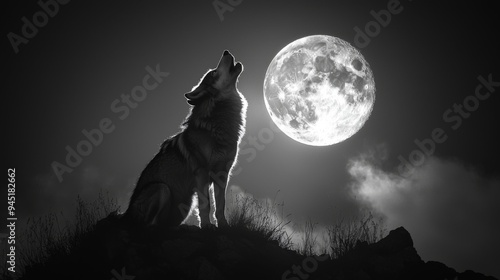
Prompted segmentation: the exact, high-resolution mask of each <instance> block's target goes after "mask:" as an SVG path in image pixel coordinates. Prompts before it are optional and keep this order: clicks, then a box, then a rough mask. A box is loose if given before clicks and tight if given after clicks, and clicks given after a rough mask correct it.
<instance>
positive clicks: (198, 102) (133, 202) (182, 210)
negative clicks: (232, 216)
mask: <svg viewBox="0 0 500 280" xmlns="http://www.w3.org/2000/svg"><path fill="white" fill-rule="evenodd" d="M242 71H243V65H242V64H241V63H240V62H238V63H236V64H235V63H234V57H233V55H232V54H231V53H229V51H227V50H226V51H224V53H223V55H222V57H221V58H220V61H219V63H218V65H217V67H216V68H215V69H210V70H209V71H208V72H206V73H205V75H204V76H203V78H202V79H201V80H200V82H199V83H198V85H196V86H195V87H193V89H192V90H191V92H188V93H186V94H185V97H186V99H187V102H188V103H189V104H190V105H191V108H190V112H189V114H188V115H187V117H186V119H185V121H184V122H183V123H182V125H181V131H180V132H179V133H177V134H175V135H173V136H171V137H170V138H168V139H166V140H165V141H164V142H163V144H162V145H161V148H160V150H159V152H158V153H157V154H156V155H155V157H154V158H153V159H152V160H151V161H150V162H149V164H148V165H147V166H146V168H145V169H144V170H143V171H142V173H141V175H140V177H139V179H138V181H137V184H136V186H135V189H134V192H133V194H132V196H131V198H130V203H129V207H128V209H127V211H126V213H125V217H126V218H128V219H129V220H131V221H132V222H133V223H135V224H137V225H140V226H167V227H171V226H178V225H180V224H181V223H182V222H183V221H184V220H185V219H186V216H187V214H188V211H186V207H189V208H190V207H191V205H192V201H193V199H192V197H193V195H194V194H195V193H197V195H198V198H200V197H201V198H203V199H206V200H207V201H208V200H209V198H210V196H209V187H210V186H211V185H212V184H213V188H214V197H215V203H214V202H213V201H212V203H211V204H212V205H215V217H216V219H217V225H218V226H226V225H227V221H226V218H225V216H224V210H225V193H226V187H227V182H228V180H229V177H230V174H231V170H232V168H233V166H234V163H235V161H236V158H237V155H238V145H239V143H240V141H241V137H242V136H243V134H244V131H245V118H246V108H247V102H246V100H245V98H244V97H243V95H242V94H241V93H240V92H239V91H238V89H237V87H236V84H237V82H238V77H239V76H240V74H241V72H242ZM199 205H200V207H199V208H200V209H199V212H200V220H201V226H202V227H205V226H207V225H210V224H211V222H210V217H209V216H210V203H204V204H201V203H199Z"/></svg>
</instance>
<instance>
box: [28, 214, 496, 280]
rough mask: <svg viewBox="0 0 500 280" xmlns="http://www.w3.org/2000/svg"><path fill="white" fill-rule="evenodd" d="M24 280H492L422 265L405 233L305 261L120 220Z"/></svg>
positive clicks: (247, 238)
mask: <svg viewBox="0 0 500 280" xmlns="http://www.w3.org/2000/svg"><path fill="white" fill-rule="evenodd" d="M21 279H65V280H66V279H86V280H88V279H106V280H110V279H115V280H132V279H134V280H140V279H200V280H201V279H253V280H254V279H285V280H286V279H288V280H299V279H325V280H326V279H352V280H358V279H359V280H370V279H371V280H377V279H381V280H382V279H383V280H391V279H397V280H401V279H403V280H404V279H419V280H420V279H431V280H432V279H436V280H438V279H439V280H444V279H449V280H452V279H453V280H454V279H473V280H481V279H495V278H494V277H488V276H485V275H483V274H480V273H476V272H473V271H465V272H460V273H459V272H457V271H455V270H454V269H453V268H449V267H448V266H446V265H445V264H442V263H440V262H435V261H428V262H424V261H422V259H421V258H420V256H419V255H418V253H417V251H416V250H415V248H414V247H413V241H412V238H411V236H410V233H408V231H406V230H405V229H404V228H402V227H400V228H397V229H394V230H392V231H390V233H389V234H388V235H387V236H386V237H385V238H383V239H382V240H380V241H378V242H377V243H374V244H367V243H362V242H359V243H358V244H357V246H356V247H355V249H353V250H352V251H350V252H349V253H347V254H346V255H345V256H344V257H342V258H340V259H337V260H332V259H330V257H329V256H328V255H323V256H303V255H300V254H298V253H297V252H295V251H292V250H288V249H284V248H282V247H280V245H279V243H278V241H273V240H272V239H270V238H269V237H268V236H265V235H263V234H262V233H259V232H255V231H250V230H247V229H245V228H235V227H229V228H222V229H218V228H209V229H200V228H198V227H194V226H180V227H178V228H175V229H169V230H156V231H147V232H146V231H141V232H134V231H133V230H130V229H128V228H127V227H126V225H125V224H124V223H123V221H122V220H121V219H120V216H119V215H116V214H112V215H110V216H108V217H107V218H105V219H103V220H101V221H100V222H99V223H98V224H97V225H96V227H95V229H94V230H93V231H92V232H91V233H89V235H88V236H86V237H85V238H84V239H83V241H82V242H80V244H79V245H78V246H76V248H75V249H73V250H72V251H71V253H70V254H69V255H68V256H65V257H64V258H61V257H58V258H52V259H49V260H48V261H47V262H45V263H43V264H37V265H32V266H30V267H27V268H26V272H25V274H24V276H23V277H22V278H21Z"/></svg>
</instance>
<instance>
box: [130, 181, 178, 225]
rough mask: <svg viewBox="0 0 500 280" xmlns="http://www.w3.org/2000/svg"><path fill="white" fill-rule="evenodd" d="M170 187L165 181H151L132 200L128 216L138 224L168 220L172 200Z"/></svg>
mask: <svg viewBox="0 0 500 280" xmlns="http://www.w3.org/2000/svg"><path fill="white" fill-rule="evenodd" d="M171 196H172V194H171V192H170V188H169V187H168V186H167V185H166V184H165V183H160V182H156V183H151V184H149V185H147V186H144V188H143V189H142V190H141V192H140V193H139V194H138V196H137V197H136V198H135V200H133V201H130V205H129V208H128V210H127V216H128V217H129V218H130V219H131V220H132V221H134V222H135V223H137V224H140V225H143V226H156V225H160V224H162V223H164V222H165V221H168V215H169V214H170V213H169V212H170V206H171V203H172V202H171V201H172V197H171Z"/></svg>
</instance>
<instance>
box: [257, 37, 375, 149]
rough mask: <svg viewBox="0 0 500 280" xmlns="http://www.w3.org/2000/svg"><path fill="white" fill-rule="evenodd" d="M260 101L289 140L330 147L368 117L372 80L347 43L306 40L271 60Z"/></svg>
mask: <svg viewBox="0 0 500 280" xmlns="http://www.w3.org/2000/svg"><path fill="white" fill-rule="evenodd" d="M264 100H265V103H266V108H267V111H268V112H269V115H270V116H271V118H272V120H273V121H274V123H275V124H276V125H277V126H278V127H279V128H280V129H281V131H283V132H284V133H285V134H286V135H288V136H289V137H291V138H292V139H294V140H296V141H298V142H300V143H304V144H307V145H312V146H327V145H333V144H336V143H339V142H342V141H344V140H346V139H348V138H349V137H351V136H352V135H354V134H355V133H356V132H358V131H359V130H360V129H361V127H363V125H364V124H365V122H366V120H367V119H368V118H369V117H370V114H371V112H372V109H373V104H374V102H375V81H374V79H373V73H372V71H371V69H370V66H369V64H368V62H366V60H365V58H364V57H363V56H362V55H361V53H360V52H359V51H358V50H356V49H355V48H354V47H353V46H351V45H350V44H349V43H347V42H346V41H344V40H342V39H339V38H336V37H332V36H326V35H314V36H308V37H304V38H301V39H298V40H296V41H293V42H292V43H290V44H288V45H287V46H286V47H284V48H283V49H282V50H281V51H280V52H279V53H278V54H277V55H276V56H275V57H274V59H273V60H272V61H271V64H269V67H268V69H267V72H266V77H265V80H264Z"/></svg>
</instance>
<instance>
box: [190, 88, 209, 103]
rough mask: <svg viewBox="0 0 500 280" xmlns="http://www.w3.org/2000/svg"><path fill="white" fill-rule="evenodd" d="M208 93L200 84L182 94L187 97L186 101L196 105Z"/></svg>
mask: <svg viewBox="0 0 500 280" xmlns="http://www.w3.org/2000/svg"><path fill="white" fill-rule="evenodd" d="M207 95H208V91H207V90H206V89H205V88H204V87H201V86H198V87H196V88H195V89H194V90H193V91H191V92H188V93H186V94H184V96H185V97H186V99H187V102H188V103H189V104H191V105H196V104H198V103H199V101H201V100H202V99H203V98H204V97H205V96H207Z"/></svg>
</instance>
